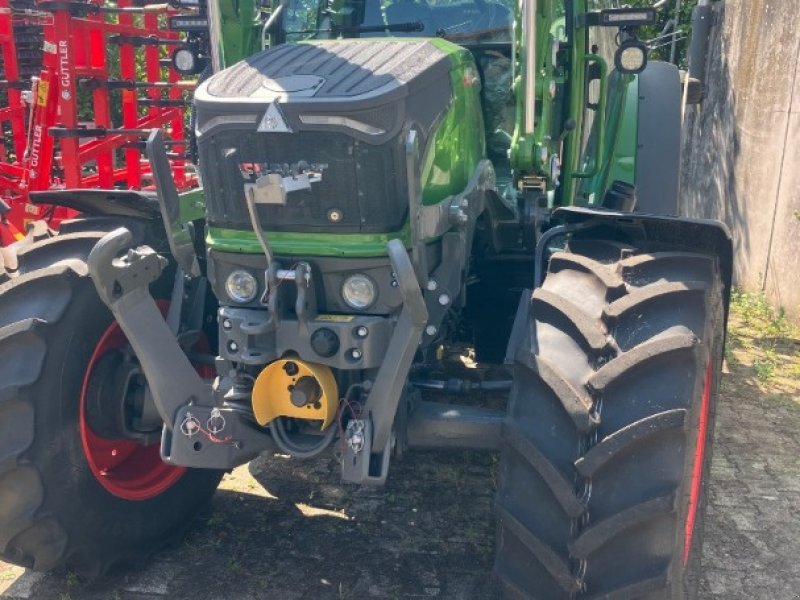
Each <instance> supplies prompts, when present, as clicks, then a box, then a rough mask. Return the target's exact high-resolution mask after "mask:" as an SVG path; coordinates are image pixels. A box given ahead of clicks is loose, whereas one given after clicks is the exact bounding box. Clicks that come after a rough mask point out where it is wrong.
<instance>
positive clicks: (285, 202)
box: [194, 40, 462, 233]
mask: <svg viewBox="0 0 800 600" xmlns="http://www.w3.org/2000/svg"><path fill="white" fill-rule="evenodd" d="M443 44H446V43H437V42H431V41H418V40H408V41H397V40H337V41H324V42H314V43H303V44H286V45H282V46H277V47H274V48H270V49H269V50H266V51H264V52H261V53H260V54H257V55H255V56H252V57H250V58H248V59H247V60H245V61H242V62H240V63H238V64H236V65H234V66H232V67H230V68H228V69H225V70H223V71H220V72H219V73H217V74H215V75H214V76H212V77H211V78H210V79H208V80H207V81H206V82H204V83H203V84H202V85H201V86H200V87H199V88H198V90H197V93H196V94H195V99H194V101H195V107H196V117H197V121H196V134H197V140H198V151H199V157H200V162H199V165H200V172H201V176H202V180H203V187H204V193H205V198H206V211H207V217H208V223H209V225H211V226H216V227H222V228H226V229H251V225H250V221H249V216H248V214H247V208H246V196H245V194H246V193H247V192H246V191H245V190H246V189H252V188H251V187H248V186H252V185H254V184H255V183H256V182H258V181H261V180H263V179H264V177H265V176H266V174H272V175H275V174H278V175H280V176H281V177H283V181H284V182H285V184H286V187H287V189H289V188H292V189H291V190H290V191H289V192H288V193H287V195H286V196H285V197H284V198H282V199H281V200H280V201H279V202H273V201H271V200H270V201H269V202H268V203H267V204H264V205H259V206H258V214H259V217H260V220H261V222H262V224H263V225H264V227H265V228H267V229H268V230H269V231H285V232H298V233H299V232H337V233H384V232H396V231H399V230H400V229H401V228H402V227H403V223H404V222H405V219H406V216H407V212H408V193H407V177H406V160H407V158H406V153H405V141H406V138H407V135H408V132H409V131H410V130H411V129H413V130H414V131H415V132H416V139H417V142H418V144H419V146H418V147H419V149H420V151H421V152H423V151H424V149H425V148H426V146H427V144H428V141H429V140H430V139H432V138H433V136H434V135H435V133H436V131H437V127H438V124H439V123H440V120H441V119H442V116H443V115H445V113H446V112H447V111H448V109H449V107H450V106H451V104H452V100H453V85H452V81H453V77H454V76H455V75H458V74H457V73H451V70H453V69H459V68H462V67H461V66H453V64H452V63H453V62H454V61H451V54H449V53H448V51H447V50H443V49H442V47H440V46H443ZM443 47H444V48H447V45H444V46H443ZM453 48H454V49H455V51H458V49H457V47H456V46H453ZM456 81H460V79H456ZM418 168H419V166H415V169H418ZM298 174H305V176H304V177H302V179H304V181H305V178H306V177H307V178H308V181H307V182H305V183H304V184H303V185H296V179H297V178H298Z"/></svg>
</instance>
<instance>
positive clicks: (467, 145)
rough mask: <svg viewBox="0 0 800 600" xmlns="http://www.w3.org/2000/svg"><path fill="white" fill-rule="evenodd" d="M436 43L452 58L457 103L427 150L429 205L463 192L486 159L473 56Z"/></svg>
mask: <svg viewBox="0 0 800 600" xmlns="http://www.w3.org/2000/svg"><path fill="white" fill-rule="evenodd" d="M432 41H433V43H434V44H435V45H436V46H437V47H438V48H440V49H441V50H443V51H445V52H447V53H448V54H449V55H450V60H451V61H452V66H451V70H450V81H451V83H452V86H453V100H452V103H451V105H450V107H449V108H448V109H447V112H446V113H445V114H444V116H443V117H442V119H441V121H440V123H439V125H438V127H437V128H436V132H435V133H434V134H433V135H432V136H431V140H430V141H429V143H428V147H427V148H426V149H425V155H424V157H423V167H422V177H421V181H422V203H423V204H425V205H431V204H438V203H439V202H441V201H443V200H444V199H445V198H447V197H449V196H453V195H455V194H458V193H459V192H461V191H462V190H463V189H464V188H465V187H466V185H467V181H468V180H469V178H470V176H471V175H472V173H473V172H474V171H475V168H476V167H477V165H478V162H479V161H480V160H481V159H482V158H483V157H484V156H485V155H486V144H485V138H484V133H483V131H484V128H483V112H482V111H481V99H480V78H479V77H478V70H477V68H476V67H475V61H474V59H473V57H472V54H471V53H470V52H468V51H467V50H465V49H464V48H462V47H460V46H457V45H455V44H451V43H450V42H447V41H445V40H443V39H436V40H432Z"/></svg>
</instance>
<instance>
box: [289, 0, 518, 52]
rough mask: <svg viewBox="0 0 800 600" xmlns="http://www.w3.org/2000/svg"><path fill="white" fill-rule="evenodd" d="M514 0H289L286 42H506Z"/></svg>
mask: <svg viewBox="0 0 800 600" xmlns="http://www.w3.org/2000/svg"><path fill="white" fill-rule="evenodd" d="M513 1H514V0H496V1H491V0H393V1H392V0H288V2H287V3H286V10H285V12H284V17H283V30H284V32H285V35H286V41H289V42H297V41H302V40H310V39H336V38H353V37H362V38H366V37H385V36H394V37H408V36H413V37H443V38H445V39H451V40H453V41H454V42H456V43H459V44H464V45H469V44H486V43H510V41H511V23H512V20H513Z"/></svg>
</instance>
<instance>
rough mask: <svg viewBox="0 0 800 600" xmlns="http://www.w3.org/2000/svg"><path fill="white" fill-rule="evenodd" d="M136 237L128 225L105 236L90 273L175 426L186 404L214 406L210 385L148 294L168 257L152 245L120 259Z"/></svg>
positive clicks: (91, 256) (94, 252)
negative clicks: (150, 286)
mask: <svg viewBox="0 0 800 600" xmlns="http://www.w3.org/2000/svg"><path fill="white" fill-rule="evenodd" d="M132 239H133V236H132V235H131V232H130V231H128V230H127V229H125V228H124V227H120V228H119V229H115V230H114V231H112V232H111V233H109V234H107V235H106V236H104V237H103V238H102V239H101V240H100V241H99V242H97V244H96V245H95V247H94V248H93V249H92V251H91V252H90V253H89V259H88V263H89V273H90V275H91V277H92V281H93V282H94V285H95V287H96V288H97V292H98V294H99V295H100V298H101V299H102V300H103V302H105V304H106V305H107V306H108V307H109V309H111V312H112V313H113V314H114V318H115V319H116V320H117V322H118V323H119V325H120V327H121V328H122V330H123V331H124V332H125V335H126V336H127V337H128V341H129V342H130V344H131V346H132V347H133V349H134V351H135V352H136V356H137V357H138V359H139V362H140V364H141V366H142V371H143V372H144V375H145V377H146V378H147V382H148V385H149V387H150V390H151V392H152V394H153V401H154V403H155V405H156V408H157V409H158V413H159V415H161V418H162V420H163V421H164V423H165V426H166V427H167V428H168V429H172V427H173V423H174V421H175V418H176V414H177V412H178V409H179V408H180V407H181V406H182V405H184V404H187V403H189V402H194V403H196V404H203V405H206V406H212V405H213V401H212V393H211V386H209V385H208V384H207V383H206V382H205V381H203V380H202V379H201V378H200V376H199V375H198V374H197V372H196V371H195V369H194V367H193V366H192V365H191V363H190V362H189V359H188V358H187V357H186V354H184V352H183V350H182V349H181V347H180V345H178V341H177V339H176V338H175V334H174V333H173V332H172V331H171V330H170V327H169V325H168V324H167V322H166V321H164V317H163V316H162V314H161V311H160V310H159V309H158V306H156V303H155V300H153V297H152V296H151V295H150V291H149V289H148V286H149V284H150V283H151V282H153V281H155V280H156V279H157V278H158V276H159V275H160V274H161V270H162V269H163V268H164V266H166V260H165V259H164V258H163V257H161V256H159V255H158V254H157V253H156V252H155V250H153V249H152V248H150V247H148V246H142V247H139V248H136V249H132V248H131V249H129V250H128V251H127V253H126V254H125V255H124V256H122V257H121V258H118V255H119V254H121V253H122V252H123V251H124V250H125V249H126V248H129V246H130V243H131V241H132ZM165 365H168V366H169V368H167V369H165V368H164V367H165Z"/></svg>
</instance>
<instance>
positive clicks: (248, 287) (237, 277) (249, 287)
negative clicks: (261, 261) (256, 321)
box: [225, 271, 258, 304]
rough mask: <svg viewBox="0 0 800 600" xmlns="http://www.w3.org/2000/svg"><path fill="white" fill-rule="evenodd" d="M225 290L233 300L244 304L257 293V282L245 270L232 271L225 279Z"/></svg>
mask: <svg viewBox="0 0 800 600" xmlns="http://www.w3.org/2000/svg"><path fill="white" fill-rule="evenodd" d="M225 291H226V292H227V294H228V297H229V298H230V299H231V300H233V301H234V302H238V303H240V304H245V303H246V302H250V301H251V300H253V299H254V298H255V297H256V294H258V282H257V281H256V278H255V277H253V276H252V275H251V274H250V273H248V272H247V271H233V272H232V273H231V274H230V275H228V279H226V280H225Z"/></svg>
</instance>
